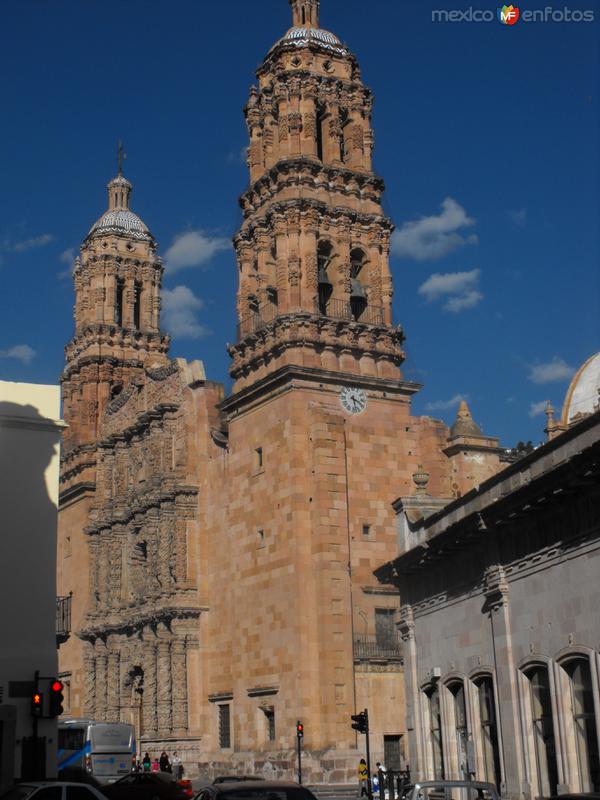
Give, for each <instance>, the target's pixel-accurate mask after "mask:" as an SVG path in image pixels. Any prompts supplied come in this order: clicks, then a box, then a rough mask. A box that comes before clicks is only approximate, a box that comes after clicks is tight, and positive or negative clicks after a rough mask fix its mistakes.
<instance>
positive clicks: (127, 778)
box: [102, 772, 192, 800]
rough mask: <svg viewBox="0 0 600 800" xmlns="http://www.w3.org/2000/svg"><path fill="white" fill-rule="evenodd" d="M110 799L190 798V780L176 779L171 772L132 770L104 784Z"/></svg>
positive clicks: (155, 799)
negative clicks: (116, 779) (112, 781)
mask: <svg viewBox="0 0 600 800" xmlns="http://www.w3.org/2000/svg"><path fill="white" fill-rule="evenodd" d="M102 791H103V792H104V794H105V795H106V797H108V799H109V800H189V797H190V796H191V794H192V792H191V784H190V782H189V781H187V780H186V781H176V780H175V779H174V778H173V776H172V775H171V773H170V772H131V773H130V774H129V775H124V776H123V777H122V778H119V780H118V781H115V782H114V783H111V784H109V785H108V786H103V787H102Z"/></svg>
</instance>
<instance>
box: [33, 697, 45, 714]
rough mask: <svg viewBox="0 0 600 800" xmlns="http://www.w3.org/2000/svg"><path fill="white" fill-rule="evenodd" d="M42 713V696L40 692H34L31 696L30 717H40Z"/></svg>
mask: <svg viewBox="0 0 600 800" xmlns="http://www.w3.org/2000/svg"><path fill="white" fill-rule="evenodd" d="M43 712H44V695H43V694H42V693H41V692H34V693H33V694H32V695H31V716H32V717H41V716H43Z"/></svg>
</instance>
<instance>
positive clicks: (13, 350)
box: [0, 344, 35, 364]
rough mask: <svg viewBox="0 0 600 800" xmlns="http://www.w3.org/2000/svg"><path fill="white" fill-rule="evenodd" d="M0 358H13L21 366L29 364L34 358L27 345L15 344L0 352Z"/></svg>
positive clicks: (33, 351) (31, 348)
mask: <svg viewBox="0 0 600 800" xmlns="http://www.w3.org/2000/svg"><path fill="white" fill-rule="evenodd" d="M0 358H14V359H16V360H17V361H20V362H21V363H22V364H29V363H31V361H32V360H33V359H34V358H35V350H34V349H33V347H30V346H29V345H28V344H16V345H15V346H14V347H9V348H8V350H0Z"/></svg>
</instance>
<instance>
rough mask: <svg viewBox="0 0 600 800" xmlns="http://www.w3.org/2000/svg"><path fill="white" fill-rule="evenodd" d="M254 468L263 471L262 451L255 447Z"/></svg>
mask: <svg viewBox="0 0 600 800" xmlns="http://www.w3.org/2000/svg"><path fill="white" fill-rule="evenodd" d="M254 466H255V468H256V469H263V467H264V457H263V449H262V447H257V448H256V450H255V451H254Z"/></svg>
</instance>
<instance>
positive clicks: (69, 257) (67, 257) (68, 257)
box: [58, 247, 75, 266]
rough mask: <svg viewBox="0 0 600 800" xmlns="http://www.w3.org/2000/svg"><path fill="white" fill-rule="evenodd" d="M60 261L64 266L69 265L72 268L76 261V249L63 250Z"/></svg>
mask: <svg viewBox="0 0 600 800" xmlns="http://www.w3.org/2000/svg"><path fill="white" fill-rule="evenodd" d="M58 260H59V261H62V263H63V264H68V265H69V266H71V265H72V264H73V261H75V248H74V247H67V249H66V250H63V251H62V253H61V254H60V255H59V257H58Z"/></svg>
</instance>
